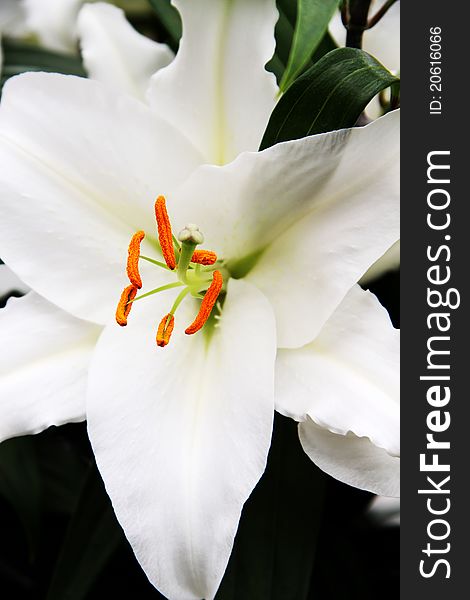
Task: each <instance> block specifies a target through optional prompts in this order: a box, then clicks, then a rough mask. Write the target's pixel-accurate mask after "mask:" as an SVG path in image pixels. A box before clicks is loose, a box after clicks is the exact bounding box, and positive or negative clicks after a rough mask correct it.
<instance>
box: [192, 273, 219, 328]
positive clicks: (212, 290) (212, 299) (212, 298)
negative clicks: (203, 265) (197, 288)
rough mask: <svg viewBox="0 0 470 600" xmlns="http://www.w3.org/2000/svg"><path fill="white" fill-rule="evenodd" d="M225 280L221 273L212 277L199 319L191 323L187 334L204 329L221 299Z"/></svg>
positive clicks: (198, 315)
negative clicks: (218, 299)
mask: <svg viewBox="0 0 470 600" xmlns="http://www.w3.org/2000/svg"><path fill="white" fill-rule="evenodd" d="M222 284H223V279H222V275H221V273H220V271H214V273H213V275H212V283H211V284H210V286H209V289H208V290H207V292H206V294H205V296H204V298H203V299H202V302H201V306H200V308H199V312H198V314H197V317H196V318H195V319H194V321H193V322H192V323H191V325H190V326H189V327H188V328H187V329H186V331H185V333H187V334H188V335H192V334H193V333H196V331H199V330H200V329H201V328H202V327H204V325H205V323H206V322H207V319H208V318H209V316H210V314H211V312H212V309H213V308H214V304H215V303H216V301H217V298H218V297H219V294H220V290H221V289H222Z"/></svg>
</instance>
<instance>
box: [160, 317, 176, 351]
mask: <svg viewBox="0 0 470 600" xmlns="http://www.w3.org/2000/svg"><path fill="white" fill-rule="evenodd" d="M174 328H175V317H174V316H173V315H172V314H171V313H168V314H167V315H165V316H164V317H163V319H162V320H161V321H160V325H159V326H158V331H157V346H160V347H161V348H164V347H165V346H166V345H167V344H168V342H169V341H170V337H171V334H172V333H173V329H174Z"/></svg>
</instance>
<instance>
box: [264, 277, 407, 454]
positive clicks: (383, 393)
mask: <svg viewBox="0 0 470 600" xmlns="http://www.w3.org/2000/svg"><path fill="white" fill-rule="evenodd" d="M399 337H400V333H399V331H398V330H397V329H394V328H393V326H392V324H391V322H390V319H389V316H388V313H387V311H386V310H385V309H384V308H383V307H382V306H381V305H380V303H379V302H378V300H377V298H376V297H375V296H374V295H373V294H371V293H370V292H365V291H364V290H362V289H361V288H360V287H359V286H354V287H353V288H352V289H351V290H350V292H349V293H348V295H347V296H346V298H345V299H344V300H343V302H342V303H341V304H340V306H339V307H338V308H337V310H336V311H335V312H334V313H333V315H332V316H331V317H330V319H328V321H327V322H326V323H325V325H324V327H323V328H322V330H321V331H320V333H319V335H318V336H317V338H316V339H315V340H314V341H313V342H312V343H310V344H308V345H307V346H304V347H303V348H297V349H294V350H291V349H283V350H279V351H278V355H277V359H276V389H275V393H276V409H277V410H278V411H279V412H281V413H282V414H284V415H286V416H289V417H292V418H294V419H296V420H299V421H304V420H305V419H306V417H307V415H309V416H310V417H311V418H312V419H313V420H314V421H315V422H316V423H317V424H318V425H321V426H323V427H325V428H326V429H328V430H330V431H332V432H334V433H338V434H342V435H346V434H347V433H348V432H352V433H354V434H355V435H356V436H359V437H368V438H370V440H372V442H373V443H374V444H375V445H376V446H379V447H381V448H384V449H385V450H387V452H388V453H389V454H392V455H395V456H399V455H400V422H399V421H400V405H399V369H400V363H399Z"/></svg>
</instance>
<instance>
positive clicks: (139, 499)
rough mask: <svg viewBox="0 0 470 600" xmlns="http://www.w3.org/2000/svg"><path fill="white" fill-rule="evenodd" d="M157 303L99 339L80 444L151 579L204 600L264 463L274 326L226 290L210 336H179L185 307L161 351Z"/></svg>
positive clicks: (238, 287) (250, 294) (247, 300)
mask: <svg viewBox="0 0 470 600" xmlns="http://www.w3.org/2000/svg"><path fill="white" fill-rule="evenodd" d="M168 305H169V300H168V297H167V296H164V295H161V296H159V297H157V300H156V302H150V301H149V302H148V303H142V305H141V306H136V307H135V308H134V311H133V320H132V326H131V324H129V327H128V328H126V329H120V328H118V327H108V328H106V330H105V331H104V333H103V336H102V338H101V340H100V342H99V344H98V347H97V351H96V354H95V355H94V360H93V366H92V368H91V373H90V384H89V391H88V401H87V419H88V427H89V435H90V439H91V442H92V445H93V449H94V452H95V456H96V459H97V464H98V467H99V469H100V472H101V475H102V476H103V480H104V482H105V485H106V488H107V491H108V493H109V495H110V497H111V499H112V502H113V506H114V509H115V512H116V515H117V517H118V520H119V522H120V523H121V525H122V527H123V528H124V531H125V532H126V535H127V537H128V539H129V541H130V543H131V545H132V547H133V549H134V552H135V553H136V556H137V558H138V560H139V562H140V564H141V565H142V567H143V569H144V570H145V572H146V574H147V576H148V577H149V579H150V581H151V582H152V583H153V584H154V585H155V586H156V587H157V588H158V589H159V590H160V591H161V592H162V593H163V594H164V595H165V596H166V597H168V598H169V599H170V600H196V599H197V600H200V599H201V598H205V599H207V600H211V599H212V598H214V594H215V592H216V590H217V588H218V586H219V583H220V580H221V578H222V575H223V573H224V570H225V567H226V565H227V561H228V558H229V555H230V552H231V548H232V544H233V539H234V536H235V532H236V529H237V524H238V520H239V517H240V512H241V509H242V505H243V503H244V502H245V500H246V499H247V498H248V496H249V494H250V492H251V491H252V489H253V487H254V486H255V484H256V482H257V481H258V479H259V478H260V476H261V474H262V473H263V471H264V468H265V464H266V458H267V454H268V449H269V445H270V438H271V430H272V418H273V409H274V403H273V394H274V392H273V380H274V359H275V330H274V327H275V326H274V317H273V314H272V310H271V308H270V306H269V303H268V302H267V300H266V299H265V298H264V297H263V295H262V294H261V293H260V292H258V291H257V290H256V288H254V287H253V286H251V285H249V284H247V283H246V282H244V281H233V280H231V281H230V282H229V284H228V292H227V298H226V301H225V304H224V308H223V313H222V317H221V320H220V321H219V327H218V328H216V329H215V331H214V333H213V336H212V338H210V340H209V339H207V338H206V337H205V335H204V332H200V333H198V334H195V335H194V336H187V335H185V334H184V327H185V326H186V325H187V324H189V323H190V322H191V320H192V319H193V318H194V315H195V314H196V312H197V308H196V306H195V303H194V302H192V301H188V300H186V301H185V302H184V303H183V304H182V305H181V306H180V308H179V309H178V311H177V313H176V320H175V323H176V324H175V330H174V332H173V335H172V338H171V341H170V343H169V345H168V346H166V347H165V349H164V350H163V349H160V348H157V346H156V344H155V331H156V328H157V324H158V318H159V317H158V315H164V314H166V313H167V312H168ZM152 322H154V323H155V331H151V330H150V329H149V323H152Z"/></svg>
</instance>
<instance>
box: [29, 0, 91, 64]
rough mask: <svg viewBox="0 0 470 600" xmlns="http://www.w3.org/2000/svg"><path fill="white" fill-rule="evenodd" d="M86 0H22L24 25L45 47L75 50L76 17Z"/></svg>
mask: <svg viewBox="0 0 470 600" xmlns="http://www.w3.org/2000/svg"><path fill="white" fill-rule="evenodd" d="M86 1H87V0H22V5H23V10H24V13H25V21H26V27H27V29H28V31H29V32H30V33H33V34H34V35H36V36H37V38H38V40H39V42H40V44H41V45H42V46H44V47H45V48H49V49H50V50H55V51H57V52H76V50H77V39H78V37H77V17H78V12H79V10H80V8H81V6H82V5H83V4H84V3H85V2H86ZM91 1H93V0H91Z"/></svg>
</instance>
